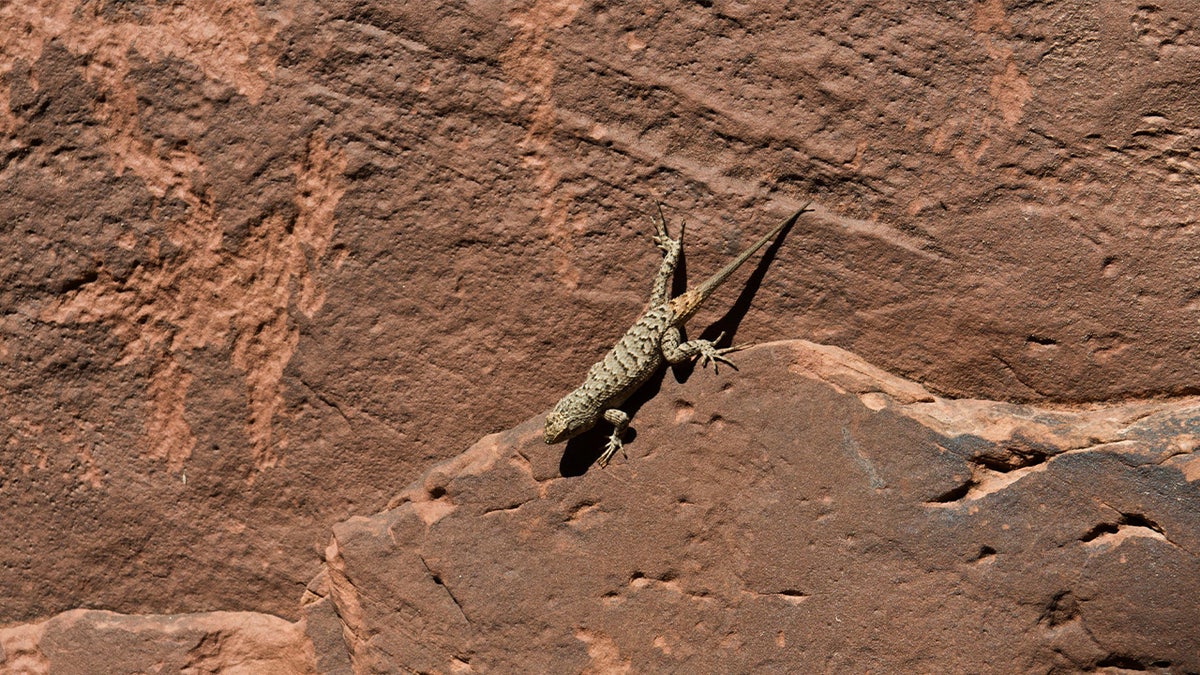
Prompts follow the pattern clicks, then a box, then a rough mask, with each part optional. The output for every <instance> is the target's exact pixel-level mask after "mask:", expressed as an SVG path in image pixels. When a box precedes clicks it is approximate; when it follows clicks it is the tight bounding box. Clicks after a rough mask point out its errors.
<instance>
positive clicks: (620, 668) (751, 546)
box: [327, 342, 1200, 673]
mask: <svg viewBox="0 0 1200 675" xmlns="http://www.w3.org/2000/svg"><path fill="white" fill-rule="evenodd" d="M738 356H739V358H738V364H739V366H740V367H741V371H740V372H738V373H730V374H728V375H727V374H724V373H722V374H721V375H720V376H713V375H712V374H711V373H710V372H696V373H694V374H693V376H691V377H690V378H688V379H687V381H686V383H684V384H678V383H676V382H675V380H674V378H673V377H669V376H668V377H667V378H666V379H665V381H664V382H663V383H662V385H661V389H660V390H659V391H658V392H657V396H655V397H654V398H653V399H652V400H650V401H649V402H646V403H645V405H643V406H642V407H641V410H640V411H639V412H638V414H637V416H636V417H635V420H634V426H635V428H636V429H637V431H638V433H637V437H636V439H635V440H634V441H633V442H631V443H628V444H627V448H628V450H629V453H630V456H629V458H628V460H626V461H617V462H616V463H615V465H613V466H611V467H610V468H609V469H607V470H596V469H593V470H588V471H586V473H584V474H583V475H575V476H569V477H563V476H562V475H561V474H563V473H566V474H578V473H579V472H580V471H581V470H582V469H583V467H585V466H586V464H587V462H588V461H589V460H590V459H592V458H594V457H595V456H596V455H597V454H598V453H599V451H600V450H601V449H602V447H603V442H604V441H603V433H599V434H592V435H591V436H590V437H585V438H582V439H581V440H579V441H573V442H572V443H571V444H570V445H568V446H567V448H566V450H565V452H564V451H560V450H558V449H547V447H546V446H545V445H543V444H542V442H541V440H540V422H541V420H540V418H534V419H531V420H530V421H528V422H526V423H525V424H522V425H521V426H519V427H517V428H516V429H513V430H511V431H508V432H504V433H501V434H497V435H493V436H489V437H487V438H485V439H483V440H482V441H480V442H479V443H478V444H476V445H475V446H474V447H473V448H471V449H470V450H469V451H468V452H466V453H464V454H463V455H462V456H460V457H458V458H455V459H453V460H451V461H449V462H446V463H444V464H441V465H439V466H437V467H435V468H434V469H433V470H432V471H430V472H429V473H428V474H427V475H426V476H425V477H424V479H423V480H422V481H421V482H420V483H418V484H417V485H415V486H414V487H412V488H410V489H409V490H408V491H407V492H405V493H404V494H403V495H402V496H401V497H400V498H398V500H397V503H396V505H395V507H394V508H393V509H391V510H389V511H386V512H384V513H381V514H379V515H376V516H372V517H369V518H363V517H358V518H352V519H350V520H348V521H346V522H343V523H341V524H339V525H337V526H336V527H335V528H334V540H333V543H332V544H331V546H330V548H329V550H328V552H327V565H328V570H329V575H330V579H329V581H330V584H329V585H330V590H331V593H330V595H329V598H330V599H331V600H332V601H333V603H334V605H335V607H336V610H337V614H338V616H340V617H341V620H342V622H343V624H344V626H345V630H344V634H345V635H346V636H347V640H348V641H349V642H350V644H351V647H352V659H353V663H354V666H355V667H356V669H357V670H358V671H359V672H408V671H410V670H412V671H420V672H441V673H451V672H491V671H496V672H516V671H523V672H684V671H686V672H811V671H835V672H1075V671H1080V670H1092V669H1097V668H1104V667H1119V668H1132V669H1136V670H1152V671H1170V672H1195V671H1196V670H1197V669H1200V656H1198V654H1200V652H1197V650H1196V645H1197V644H1200V604H1198V603H1197V602H1196V599H1195V597H1194V595H1195V594H1194V587H1195V583H1196V580H1197V579H1200V559H1198V557H1197V553H1198V552H1200V534H1198V533H1200V490H1197V482H1196V481H1197V480H1198V479H1200V458H1197V457H1196V456H1195V452H1194V451H1195V448H1196V445H1197V444H1196V439H1197V438H1198V437H1200V399H1198V398H1194V397H1193V398H1187V399H1179V400H1172V401H1146V402H1129V403H1125V404H1122V405H1115V406H1091V407H1083V408H1078V409H1053V408H1039V407H1032V406H1018V405H1011V404H1004V403H995V402H989V401H981V400H974V401H972V400H957V401H956V400H947V399H942V398H938V397H936V396H934V395H932V394H930V393H928V392H927V391H925V390H924V389H923V388H921V387H920V386H919V385H916V384H914V383H912V382H908V381H905V380H901V379H898V378H894V377H891V376H888V375H886V374H885V373H883V372H882V371H880V370H878V369H876V368H874V367H872V366H870V365H868V364H866V363H865V362H863V361H862V360H860V359H858V358H856V357H853V356H851V355H849V354H848V353H846V352H842V351H840V350H838V349H836V348H830V347H822V346H818V345H813V344H811V343H806V342H779V343H773V344H770V345H764V346H761V347H758V348H755V349H752V350H749V351H747V352H744V353H741V354H739V355H738ZM560 457H561V458H562V459H561V460H560Z"/></svg>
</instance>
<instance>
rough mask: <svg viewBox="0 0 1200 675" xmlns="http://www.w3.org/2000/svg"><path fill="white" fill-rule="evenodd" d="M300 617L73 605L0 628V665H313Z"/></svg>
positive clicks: (242, 674) (14, 668) (237, 671)
mask: <svg viewBox="0 0 1200 675" xmlns="http://www.w3.org/2000/svg"><path fill="white" fill-rule="evenodd" d="M315 663H316V661H315V659H314V654H313V650H312V642H311V641H310V640H309V639H308V638H307V637H306V636H305V634H304V625H303V624H302V623H300V624H292V623H288V622H287V621H284V620H283V619H280V618H278V617H274V616H268V615H265V614H255V613H253V612H210V613H203V614H187V615H177V616H162V615H158V616H156V615H146V616H128V615H123V614H116V613H114V612H107V611H102V610H86V609H76V610H71V611H69V612H64V613H62V614H59V615H58V616H55V617H54V618H52V619H49V620H47V621H44V622H41V623H38V624H32V625H25V626H18V627H13V628H0V672H4V673H26V674H29V675H41V674H42V673H47V674H53V675H76V674H78V675H98V674H103V673H196V674H198V673H226V674H227V675H260V674H264V675H265V674H279V675H283V674H285V673H287V674H292V673H297V674H299V673H316V672H317V671H316V669H315V667H314V664H315Z"/></svg>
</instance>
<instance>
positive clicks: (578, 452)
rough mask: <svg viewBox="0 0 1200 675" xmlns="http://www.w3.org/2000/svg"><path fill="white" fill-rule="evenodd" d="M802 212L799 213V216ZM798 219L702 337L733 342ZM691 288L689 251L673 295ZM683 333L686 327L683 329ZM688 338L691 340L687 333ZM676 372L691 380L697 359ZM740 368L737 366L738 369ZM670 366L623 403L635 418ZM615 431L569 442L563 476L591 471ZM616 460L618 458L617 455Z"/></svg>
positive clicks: (592, 432) (601, 430)
mask: <svg viewBox="0 0 1200 675" xmlns="http://www.w3.org/2000/svg"><path fill="white" fill-rule="evenodd" d="M801 213H803V212H801ZM799 215H800V214H799V213H798V214H797V217H798V216H799ZM796 219H797V218H795V217H794V218H792V220H791V222H789V223H788V224H787V226H786V227H784V228H783V230H782V231H781V232H780V233H779V236H778V237H776V238H775V241H773V242H771V245H770V246H769V247H768V248H767V249H766V251H765V252H764V253H763V255H762V258H761V259H759V261H758V264H757V265H755V266H754V271H753V272H751V274H750V277H749V278H748V279H747V280H746V283H745V285H743V286H742V292H741V293H740V294H738V297H737V300H735V301H734V303H733V305H732V306H731V307H730V308H729V311H728V312H726V313H725V314H724V316H722V317H721V318H720V319H717V320H716V321H714V322H713V323H712V324H711V325H710V326H708V328H706V329H704V331H703V332H702V333H701V334H700V337H701V338H702V339H706V340H712V339H715V338H716V337H717V335H720V334H721V332H722V331H724V332H725V338H724V339H723V341H726V342H731V341H732V340H733V336H734V334H735V333H736V332H737V328H738V326H739V325H740V324H741V322H742V319H743V318H745V316H746V313H747V312H748V311H749V310H750V305H751V303H752V302H753V300H754V296H755V294H756V293H757V292H758V289H759V287H760V286H762V281H763V278H764V277H766V274H767V269H768V268H770V266H771V262H772V261H773V260H774V259H775V256H776V254H778V252H779V248H780V247H781V246H782V245H783V241H784V239H785V238H787V235H788V233H789V232H790V231H791V229H792V227H793V226H794V225H795V223H796ZM686 290H687V260H686V254H684V253H681V254H680V256H679V262H678V264H677V265H676V267H675V276H674V278H673V279H672V280H671V297H675V296H677V295H679V294H680V293H683V292H684V291H686ZM681 332H683V331H682V329H681ZM683 334H684V339H687V334H686V332H684V333H683ZM670 368H671V372H672V375H673V376H674V377H675V381H676V382H679V383H683V382H687V380H688V378H690V377H691V375H692V372H693V371H694V370H695V368H696V362H695V360H689V361H685V362H684V363H680V364H677V365H674V366H671V367H670ZM735 370H736V368H735ZM666 374H667V371H666V369H659V371H658V372H656V373H655V374H654V375H653V376H651V377H650V379H649V380H647V381H646V383H645V384H643V385H642V386H641V387H638V389H637V391H635V392H634V393H633V395H632V396H630V397H629V399H628V400H626V401H625V403H624V404H622V405H621V406H620V408H621V410H624V411H625V412H626V413H627V414H628V415H629V416H630V417H631V418H632V417H636V416H637V412H638V410H640V409H641V407H642V406H643V405H645V404H646V403H647V402H648V401H650V400H651V399H653V398H654V397H655V396H657V395H658V392H659V391H660V390H661V389H662V384H663V380H664V378H665V377H666ZM611 433H612V427H611V426H610V425H608V424H607V423H606V422H603V421H601V422H599V423H598V424H596V426H595V427H593V428H592V429H589V430H588V431H586V432H584V433H582V434H580V435H578V436H576V437H575V438H572V439H571V440H569V441H567V446H566V448H565V449H564V450H563V454H562V457H561V458H560V459H559V462H558V470H559V474H560V475H562V476H563V477H572V476H582V475H583V474H585V473H587V471H588V469H589V468H591V466H592V465H593V464H594V463H595V462H596V460H597V459H599V458H600V455H602V454H603V453H604V448H605V446H606V445H607V444H608V437H609V435H610V434H611ZM636 438H637V430H636V429H634V428H633V427H632V426H630V427H629V429H627V430H626V432H625V436H624V437H623V438H622V441H623V442H624V443H626V444H628V443H631V442H633V440H634V439H636ZM614 459H615V457H614Z"/></svg>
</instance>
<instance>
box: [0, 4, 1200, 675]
mask: <svg viewBox="0 0 1200 675" xmlns="http://www.w3.org/2000/svg"><path fill="white" fill-rule="evenodd" d="M1197 26H1200V9H1197V7H1196V5H1195V4H1194V3H1189V2H1184V1H1183V0H1164V1H1161V2H1156V3H1150V4H1145V3H1141V4H1139V3H1131V2H1113V3H1103V4H1102V5H1101V4H1095V6H1091V5H1089V6H1087V7H1083V6H1080V5H1075V4H1067V3H1063V2H1041V3H1024V4H1020V5H1018V6H1013V5H1012V3H1009V4H1008V5H1006V4H1004V3H1001V2H999V1H998V0H985V1H981V2H973V3H960V4H953V5H947V4H946V3H899V2H894V1H890V0H869V1H859V2H849V3H841V4H840V5H838V6H837V7H832V8H830V7H825V6H817V5H812V6H805V7H800V8H791V9H777V8H776V7H774V6H766V5H764V6H752V5H747V4H739V3H734V2H724V1H718V2H701V3H684V4H670V3H667V4H663V5H660V6H656V7H655V8H654V9H652V10H649V11H642V10H641V9H640V8H635V7H633V6H627V5H622V4H614V3H609V4H584V3H561V4H559V5H553V4H549V3H533V4H529V3H525V4H516V3H470V4H466V5H462V4H454V3H449V4H447V3H359V2H346V1H333V2H322V3H312V2H303V1H299V0H282V1H281V2H277V3H268V4H260V5H254V4H251V3H245V2H238V1H237V0H233V1H231V2H223V3H216V4H196V3H182V4H179V3H175V4H171V3H168V4H153V3H120V2H107V3H83V2H76V1H75V0H64V1H62V2H48V1H46V0H27V1H22V2H9V3H4V4H3V5H2V6H0V28H3V29H4V30H0V260H3V264H0V530H3V531H4V533H5V536H3V537H0V621H4V622H17V621H25V622H28V621H35V620H41V619H43V618H45V617H48V616H52V615H55V614H56V613H58V612H61V611H64V610H67V609H70V608H73V607H79V606H92V607H94V606H102V607H107V608H110V609H115V610H120V611H122V612H126V613H138V612H146V613H172V612H185V611H199V610H214V609H225V610H252V611H259V612H269V613H272V614H276V615H279V616H283V617H287V618H288V619H292V620H296V619H299V618H300V616H301V615H302V610H300V609H298V608H297V605H296V602H295V599H296V596H297V595H298V593H299V589H300V588H301V587H302V586H303V584H304V583H305V582H306V580H308V579H310V578H311V577H312V575H313V574H314V573H315V572H316V571H317V570H318V569H319V561H320V552H321V551H322V550H323V548H324V545H325V541H326V538H327V532H328V529H329V528H330V527H331V526H332V525H333V524H334V523H336V522H338V521H341V520H344V519H346V518H348V517H350V516H352V515H353V514H366V513H374V512H376V511H378V510H380V509H381V508H383V506H384V505H385V503H386V501H387V500H388V498H389V497H391V496H392V495H393V494H394V493H395V491H396V487H397V486H401V485H406V484H408V483H409V482H411V481H412V480H413V479H414V478H415V477H417V476H418V475H420V474H421V473H422V472H424V471H426V470H427V469H428V467H429V466H430V465H431V464H433V463H435V462H437V461H441V460H445V459H447V458H450V457H452V456H454V455H455V454H456V453H457V452H459V450H460V449H461V448H464V447H467V446H468V445H470V444H471V443H472V442H474V441H475V440H476V439H478V438H479V437H480V436H482V435H483V434H484V433H487V432H491V431H497V430H500V429H504V428H507V427H510V426H511V425H512V424H514V423H516V422H517V421H518V420H520V419H524V418H526V417H528V416H530V415H534V414H536V413H537V412H538V411H541V410H544V409H545V408H547V407H548V406H549V405H551V404H552V403H553V401H554V400H555V399H556V398H557V397H558V396H560V395H561V394H562V393H564V392H565V391H567V390H568V389H569V388H570V387H572V386H574V385H576V384H577V383H578V381H579V379H580V377H581V376H582V374H583V372H584V370H585V369H586V367H587V366H588V364H590V363H591V362H592V361H593V360H594V359H595V358H596V357H597V356H598V355H600V354H601V353H603V351H604V350H605V349H606V348H607V347H608V346H609V345H610V344H611V341H612V340H613V338H614V337H616V336H617V335H618V334H619V333H620V332H621V331H622V330H623V329H624V328H625V326H626V324H627V322H628V321H630V320H632V319H633V318H634V317H635V316H636V315H637V313H638V310H639V309H640V306H641V303H642V302H643V301H644V298H645V294H646V291H647V286H648V282H649V279H650V275H651V274H652V270H653V269H654V267H655V264H656V261H655V258H656V255H657V253H656V251H655V250H654V249H653V247H652V246H650V244H649V241H648V234H647V220H646V217H645V216H646V213H647V212H648V211H649V210H650V204H651V202H652V200H653V199H655V198H660V199H662V200H663V201H665V202H666V204H667V213H668V217H669V218H670V219H671V220H672V222H673V223H678V222H679V221H680V220H681V219H683V218H684V217H686V218H687V219H688V222H689V224H690V228H689V231H688V232H689V234H688V248H687V254H688V256H689V259H688V261H687V262H688V263H689V267H690V269H692V270H694V271H695V272H696V273H697V274H699V275H703V274H704V273H706V272H708V271H711V270H712V269H714V268H715V267H716V266H718V265H719V264H721V263H722V262H724V260H726V259H727V257H728V255H729V254H730V252H732V251H734V250H736V249H737V248H738V247H739V246H740V245H741V244H742V243H743V242H744V240H745V238H746V237H747V236H749V235H750V234H752V233H754V232H757V231H760V230H761V229H762V228H763V226H764V225H765V224H768V223H771V222H774V221H775V220H776V219H777V218H778V217H781V216H782V215H783V214H784V213H785V212H787V211H789V210H791V209H794V208H795V207H796V206H798V205H799V204H800V203H801V201H803V200H807V199H810V198H812V199H815V200H816V207H817V209H818V211H817V213H816V214H815V215H814V216H812V217H811V218H809V219H806V220H805V221H804V223H803V226H802V227H798V228H796V229H795V230H793V232H792V233H791V234H790V236H789V237H788V238H787V240H786V242H785V243H784V244H783V246H781V247H780V248H779V249H778V250H777V251H776V253H775V255H774V259H773V260H772V262H771V264H770V266H769V267H765V268H762V269H761V270H760V274H759V277H758V282H757V283H755V284H753V285H752V288H753V289H755V290H757V292H756V293H755V294H754V298H753V303H752V304H748V303H746V302H741V303H738V304H736V305H735V309H734V310H733V311H732V313H730V314H729V315H725V312H726V311H727V310H728V308H729V307H730V303H731V302H732V301H733V298H734V297H735V296H736V295H737V292H736V290H735V287H736V285H737V283H739V281H737V280H735V281H734V282H733V283H732V284H731V285H730V287H729V288H727V289H724V291H723V293H722V294H719V295H718V296H717V297H715V298H714V299H713V303H712V306H711V307H710V308H709V309H708V310H707V311H706V313H705V314H702V315H701V316H700V317H698V318H697V320H696V321H695V322H694V323H693V331H694V333H696V334H699V333H701V332H702V331H705V332H707V334H708V335H709V336H714V335H715V334H716V332H717V331H719V330H720V329H721V328H734V327H737V328H738V335H737V338H736V339H737V341H739V342H741V341H763V340H768V339H779V338H791V337H807V338H811V339H814V340H817V341H820V342H825V343H829V344H834V345H838V346H840V347H844V348H848V349H850V350H852V351H853V352H855V353H856V354H860V355H862V356H863V357H865V358H867V359H868V360H870V361H871V362H872V363H876V364H878V365H879V366H880V367H882V368H886V369H887V370H888V371H889V372H894V373H898V374H902V375H905V376H908V377H910V378H911V379H913V380H917V381H920V382H921V383H922V386H924V387H926V388H927V389H928V390H929V391H933V392H938V393H941V394H943V395H954V396H963V397H973V398H986V399H992V400H1008V401H1024V402H1038V403H1055V402H1057V403H1063V402H1074V403H1090V404H1098V405H1100V404H1104V403H1105V402H1107V401H1121V400H1127V399H1132V398H1154V397H1179V396H1184V395H1188V394H1195V393H1196V391H1197V384H1196V383H1197V382H1200V365H1198V364H1200V358H1198V354H1197V344H1198V341H1197V325H1198V323H1197V322H1198V320H1200V302H1198V301H1197V298H1196V290H1195V269H1196V261H1197V260H1198V259H1200V243H1198V242H1200V238H1198V237H1197V236H1196V229H1197V226H1196V214H1197V213H1200V197H1198V196H1197V194H1196V191H1195V183H1196V170H1195V165H1196V158H1195V154H1196V152H1195V150H1194V148H1195V147H1197V143H1198V141H1197V136H1198V135H1200V131H1198V129H1200V124H1198V123H1197V121H1196V119H1195V117H1196V115H1195V111H1196V110H1200V93H1198V91H1197V89H1196V87H1195V86H1194V84H1195V79H1196V78H1195V62H1196V50H1197V49H1198V48H1200V37H1198V35H1200V34H1198V32H1197ZM723 316H724V317H725V320H724V321H718V323H720V325H718V326H713V327H712V328H709V329H707V330H706V328H705V327H706V326H709V325H710V324H711V323H712V322H713V321H714V320H718V319H719V318H720V317H723ZM739 320H740V322H739ZM989 409H990V408H989ZM955 414H958V413H955ZM964 414H965V413H964ZM999 418H1000V419H1003V418H1004V417H1003V415H999ZM827 424H829V422H827ZM1180 433H1181V434H1182V435H1183V436H1185V437H1186V436H1188V434H1191V433H1192V431H1187V430H1185V431H1181V432H1180ZM1083 444H1084V445H1086V444H1087V443H1086V439H1085V442H1084V443H1083ZM1029 452H1034V451H1029ZM1035 454H1036V453H1035ZM1005 457H1006V456H1001V457H1000V459H999V460H996V461H998V462H1008V461H1010V460H1009V459H1006V458H1005ZM989 461H990V460H989ZM985 478H986V479H987V480H983V482H982V483H981V484H984V485H986V484H988V480H991V478H990V477H988V476H985ZM959 487H960V488H961V486H959ZM953 488H954V486H949V487H947V489H948V490H951V489H953ZM966 489H967V490H968V492H969V491H970V489H972V488H970V487H968V488H966ZM1148 489H1149V488H1148ZM1022 513H1025V512H1022ZM1045 518H1046V520H1045V521H1038V522H1037V523H1036V524H1035V523H1019V524H1018V523H1010V525H1011V526H1013V527H1018V528H1020V527H1025V526H1026V525H1028V526H1030V527H1034V526H1036V527H1048V526H1050V525H1048V524H1047V523H1049V524H1053V523H1054V520H1053V518H1052V517H1051V516H1045ZM1117 520H1119V518H1118V519H1117ZM1110 525H1111V527H1112V528H1117V529H1120V528H1121V527H1125V528H1126V529H1128V528H1131V527H1142V526H1141V525H1136V524H1130V523H1124V524H1121V523H1118V522H1116V521H1114V522H1112V523H1110ZM1150 529H1151V530H1152V531H1153V528H1150ZM1139 531H1140V530H1139ZM1103 534H1111V533H1108V532H1102V533H1101V535H1097V536H1098V537H1100V536H1102V535H1103ZM1118 534H1119V533H1118ZM1135 543H1137V542H1135ZM1089 569H1090V568H1089ZM1081 583H1082V582H1081ZM1126 588H1132V587H1131V586H1127V587H1126ZM1080 592H1081V593H1082V591H1080ZM1072 597H1075V598H1078V597H1079V596H1072ZM1064 602H1065V601H1064ZM1067 605H1070V603H1069V602H1067ZM314 607H315V608H327V604H320V603H317V604H316V605H314ZM303 611H317V610H316V609H312V610H303ZM322 611H323V610H322ZM995 611H1003V609H1002V608H998V609H996V610H995ZM1063 611H1066V610H1063ZM1067 624H1070V622H1067ZM1114 635H1115V633H1114ZM1106 639H1107V638H1106ZM1114 639H1115V638H1114ZM572 644H574V643H572ZM793 644H794V642H793ZM1106 644H1108V643H1106ZM1113 644H1115V643H1113ZM573 648H574V647H573ZM590 648H591V649H593V650H597V653H607V652H606V650H607V649H608V647H607V643H600V642H596V643H590ZM1151 651H1154V650H1151ZM675 653H676V654H678V653H679V651H678V648H676V652H675ZM843 653H844V652H843ZM1114 653H1117V652H1114ZM1139 658H1140V657H1139ZM1085 660H1086V659H1085ZM835 665H836V664H835Z"/></svg>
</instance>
